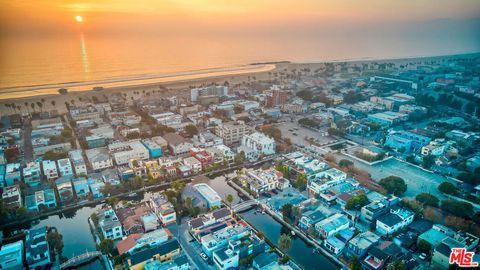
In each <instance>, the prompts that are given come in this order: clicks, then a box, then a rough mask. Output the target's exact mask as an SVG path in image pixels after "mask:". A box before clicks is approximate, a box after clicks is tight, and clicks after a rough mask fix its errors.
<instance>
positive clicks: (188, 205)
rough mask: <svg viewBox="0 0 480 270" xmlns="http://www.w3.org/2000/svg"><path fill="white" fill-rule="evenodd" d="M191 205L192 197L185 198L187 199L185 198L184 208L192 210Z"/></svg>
mask: <svg viewBox="0 0 480 270" xmlns="http://www.w3.org/2000/svg"><path fill="white" fill-rule="evenodd" d="M192 203H193V200H192V197H187V198H185V206H186V207H187V208H188V209H191V208H192Z"/></svg>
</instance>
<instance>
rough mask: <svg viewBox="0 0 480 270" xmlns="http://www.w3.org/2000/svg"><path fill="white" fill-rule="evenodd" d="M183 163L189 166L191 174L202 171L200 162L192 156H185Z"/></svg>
mask: <svg viewBox="0 0 480 270" xmlns="http://www.w3.org/2000/svg"><path fill="white" fill-rule="evenodd" d="M183 164H185V166H187V167H188V168H190V170H191V171H192V173H193V174H197V173H199V172H201V171H202V163H201V162H200V161H198V159H196V158H194V157H187V158H184V159H183Z"/></svg>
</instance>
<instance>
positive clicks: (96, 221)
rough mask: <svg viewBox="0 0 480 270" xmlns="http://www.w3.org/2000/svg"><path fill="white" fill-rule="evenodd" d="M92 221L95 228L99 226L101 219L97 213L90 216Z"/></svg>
mask: <svg viewBox="0 0 480 270" xmlns="http://www.w3.org/2000/svg"><path fill="white" fill-rule="evenodd" d="M90 219H91V220H92V222H93V224H95V226H97V225H98V221H99V219H98V215H97V213H92V214H91V215H90Z"/></svg>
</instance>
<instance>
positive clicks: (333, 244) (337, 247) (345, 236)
mask: <svg viewBox="0 0 480 270" xmlns="http://www.w3.org/2000/svg"><path fill="white" fill-rule="evenodd" d="M354 232H355V229H354V228H348V229H344V230H341V231H339V232H338V233H336V234H335V235H334V236H331V237H329V238H327V239H326V240H325V241H323V245H324V246H325V248H326V249H327V250H328V251H330V252H332V253H333V254H335V255H337V256H338V255H339V254H340V253H342V252H343V250H344V249H345V246H346V244H347V242H348V241H349V240H350V239H352V237H353V234H354Z"/></svg>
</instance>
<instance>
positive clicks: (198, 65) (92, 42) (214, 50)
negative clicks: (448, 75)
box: [0, 33, 479, 93]
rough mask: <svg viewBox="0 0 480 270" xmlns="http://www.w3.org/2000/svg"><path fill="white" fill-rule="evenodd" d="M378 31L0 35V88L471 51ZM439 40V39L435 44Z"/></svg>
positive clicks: (468, 46) (455, 43)
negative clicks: (257, 65) (251, 65)
mask: <svg viewBox="0 0 480 270" xmlns="http://www.w3.org/2000/svg"><path fill="white" fill-rule="evenodd" d="M441 40H442V38H441V37H439V38H432V37H431V36H429V37H426V38H422V37H421V36H420V37H419V36H418V35H413V36H402V35H395V34H390V35H388V37H385V36H383V35H376V36H375V35H350V36H349V35H332V36H328V35H323V34H318V35H316V34H314V33H312V34H302V35H297V36H295V37H292V36H289V35H284V36H282V35H272V36H268V35H256V36H255V37H251V36H248V35H239V36H235V35H220V36H215V35H211V36H208V35H197V36H190V37H184V36H178V37H176V36H174V37H172V36H169V37H164V36H162V35H146V34H138V35H135V34H134V35H131V34H129V35H125V36H124V35H118V34H117V35H103V36H102V35H89V34H83V33H75V34H59V35H46V36H45V35H32V36H25V35H23V36H22V35H18V36H15V35H13V36H3V37H2V38H1V39H0V93H5V92H9V91H16V90H19V89H22V88H24V87H28V86H41V87H43V86H45V87H48V86H51V85H53V84H55V86H56V85H57V84H63V83H73V82H89V81H98V80H105V79H121V78H125V77H129V78H135V77H142V76H152V75H158V74H171V73H176V72H185V71H192V70H199V69H209V68H222V67H232V66H237V65H245V64H249V63H256V62H269V61H293V62H319V61H329V60H352V59H384V58H401V57H416V56H434V55H446V54H456V53H466V52H478V49H479V45H478V44H476V43H475V42H474V41H468V40H467V42H464V41H459V40H449V39H447V40H443V41H441ZM440 41H441V42H440Z"/></svg>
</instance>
